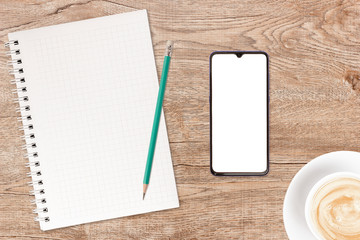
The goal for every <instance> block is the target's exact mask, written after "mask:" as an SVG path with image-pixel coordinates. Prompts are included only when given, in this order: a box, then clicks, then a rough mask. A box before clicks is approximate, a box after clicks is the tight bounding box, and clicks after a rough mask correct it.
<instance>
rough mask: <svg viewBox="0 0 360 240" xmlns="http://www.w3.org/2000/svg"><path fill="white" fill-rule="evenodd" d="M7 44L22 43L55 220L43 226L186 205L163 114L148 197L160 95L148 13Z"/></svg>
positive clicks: (20, 35) (14, 36)
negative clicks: (147, 174) (150, 151)
mask: <svg viewBox="0 0 360 240" xmlns="http://www.w3.org/2000/svg"><path fill="white" fill-rule="evenodd" d="M9 40H18V41H19V46H18V48H20V49H21V54H20V56H21V59H22V62H23V66H22V67H23V69H24V74H23V76H25V79H26V87H27V90H28V91H27V95H28V96H29V102H28V103H27V104H28V105H30V106H31V111H30V113H31V116H32V120H31V123H32V124H33V126H34V129H33V131H32V132H34V133H35V136H36V138H35V141H36V144H37V148H36V151H37V152H38V154H39V156H38V158H37V160H39V162H40V164H41V166H40V167H41V173H42V175H41V178H42V180H43V188H44V189H45V193H44V194H43V196H44V198H46V207H47V208H48V212H47V213H46V214H45V215H46V216H48V217H49V219H50V221H48V222H43V221H42V222H40V227H41V229H42V230H49V229H54V228H60V227H65V226H71V225H76V224H81V223H87V222H93V221H99V220H104V219H110V218H116V217H122V216H128V215H134V214H140V213H146V212H151V211H158V210H163V209H169V208H175V207H178V206H179V202H178V196H177V190H176V185H175V178H174V172H173V167H172V161H171V155H170V149H169V142H168V138H167V131H166V126H165V120H164V117H163V115H162V117H161V122H160V127H159V134H158V140H157V145H156V151H155V156H154V162H153V168H152V174H151V180H150V185H149V188H148V191H147V193H146V197H145V200H143V199H142V190H143V189H142V188H143V184H142V180H143V175H144V170H145V164H146V158H147V152H148V147H149V142H150V135H151V129H152V122H153V117H154V112H155V105H156V99H157V91H158V78H157V73H156V67H155V61H154V55H153V49H152V42H151V35H150V30H149V25H148V18H147V13H146V10H141V11H135V12H130V13H125V14H118V15H112V16H107V17H102V18H96V19H89V20H84V21H79V22H73V23H68V24H61V25H55V26H50V27H45V28H39V29H33V30H28V31H21V32H16V33H11V34H9ZM24 124H26V122H25V123H24ZM124 221H126V219H124Z"/></svg>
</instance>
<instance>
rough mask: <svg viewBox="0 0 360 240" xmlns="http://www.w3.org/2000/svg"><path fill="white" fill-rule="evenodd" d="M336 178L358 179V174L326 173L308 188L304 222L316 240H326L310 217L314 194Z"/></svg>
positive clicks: (359, 176) (359, 178) (359, 177)
mask: <svg viewBox="0 0 360 240" xmlns="http://www.w3.org/2000/svg"><path fill="white" fill-rule="evenodd" d="M338 178H355V179H358V180H360V175H358V174H355V173H351V172H336V173H333V174H330V175H327V176H325V177H323V178H322V179H320V180H319V181H318V182H317V183H316V184H315V185H314V186H313V187H312V188H311V190H310V192H309V194H308V196H307V198H306V203H305V219H306V223H307V225H308V227H309V229H310V230H311V232H312V234H313V235H314V236H315V237H316V238H317V239H318V240H326V239H325V238H324V237H323V236H322V234H321V233H320V232H319V231H318V229H317V227H316V226H315V223H314V222H313V220H312V217H311V209H312V204H313V199H314V195H315V194H316V193H317V192H318V190H319V189H320V188H321V187H323V186H324V185H325V184H326V183H329V182H331V181H332V180H335V179H338Z"/></svg>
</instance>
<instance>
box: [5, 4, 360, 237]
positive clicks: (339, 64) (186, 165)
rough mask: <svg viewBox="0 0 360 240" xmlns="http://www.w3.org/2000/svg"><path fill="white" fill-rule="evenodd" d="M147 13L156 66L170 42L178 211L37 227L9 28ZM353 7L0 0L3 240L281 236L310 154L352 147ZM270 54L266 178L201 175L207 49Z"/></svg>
mask: <svg viewBox="0 0 360 240" xmlns="http://www.w3.org/2000/svg"><path fill="white" fill-rule="evenodd" d="M137 9H147V10H148V13H149V19H150V28H151V33H152V39H153V45H154V50H155V54H156V63H157V70H158V72H159V73H160V70H161V65H162V58H163V52H164V44H165V41H166V40H167V39H173V40H175V41H176V44H175V52H174V55H173V61H172V63H171V71H170V75H169V79H168V85H167V92H166V96H165V103H164V110H165V115H166V120H167V126H168V130H169V139H170V146H171V153H172V157H173V163H174V168H175V176H176V181H177V186H178V192H179V198H180V208H178V209H175V210H169V211H162V212H155V213H150V214H144V215H139V216H132V217H127V218H119V219H114V220H108V221H102V222H97V223H91V224H85V225H81V226H75V227H69V228H64V229H59V230H53V231H49V232H42V231H41V230H40V229H39V226H38V223H36V222H34V221H33V217H34V216H35V215H33V214H32V213H31V212H32V209H33V206H32V205H30V203H29V201H30V200H31V199H32V197H31V196H29V194H28V192H29V190H30V187H29V186H28V185H27V182H28V181H29V179H28V178H26V177H25V175H26V172H27V169H26V168H25V166H24V164H25V163H26V159H24V158H23V157H22V156H23V154H24V151H22V150H21V145H22V144H23V141H22V140H21V139H20V136H21V133H20V132H19V131H18V130H17V128H18V126H19V123H18V122H17V121H16V117H17V116H18V115H17V114H16V112H15V108H16V106H17V105H16V104H14V103H12V101H11V100H12V97H13V95H12V93H11V88H12V85H11V84H10V79H11V76H10V75H9V74H8V67H7V66H6V61H7V60H8V58H7V57H6V56H5V48H4V46H3V43H4V42H6V41H7V34H8V33H9V32H13V31H19V30H25V29H31V28H37V27H41V26H48V25H52V24H58V23H66V22H71V21H76V20H82V19H88V18H94V17H100V16H106V15H110V14H116V13H122V12H128V11H133V10H137ZM359 13H360V3H357V2H356V1H325V0H324V1H310V0H305V1H297V0H277V1H266V0H257V1H250V0H243V1H223V2H222V1H216V0H203V1H192V0H184V1H178V0H173V1H153V2H152V3H149V2H148V1H139V0H137V1H118V0H90V1H82V0H75V1H65V0H56V1H51V2H47V1H40V0H24V1H14V0H8V1H6V0H0V44H1V46H0V61H1V64H0V134H1V135H0V239H9V238H17V239H141V238H142V239H232V238H233V239H287V235H286V233H285V229H284V225H283V220H282V207H283V199H284V195H285V192H286V189H287V187H288V185H289V183H290V181H291V179H292V178H293V176H294V175H295V174H296V172H297V171H298V170H299V169H300V168H301V167H303V166H304V164H306V163H307V162H309V161H310V160H311V159H313V158H314V157H316V156H318V155H321V154H323V153H327V152H330V151H335V150H354V151H359V148H360V124H359V121H360V120H359V118H360V106H359V104H360V98H359V94H360V72H359V66H360V58H359V57H360V17H359V16H360V15H359ZM214 50H263V51H266V52H267V53H268V54H269V55H270V82H271V84H270V85H271V87H270V98H271V101H270V129H271V134H270V146H271V148H270V173H269V174H268V175H267V176H266V177H225V178H221V177H214V176H212V175H211V174H210V171H209V103H208V95H209V74H208V69H209V63H208V57H209V54H210V53H211V52H212V51H214Z"/></svg>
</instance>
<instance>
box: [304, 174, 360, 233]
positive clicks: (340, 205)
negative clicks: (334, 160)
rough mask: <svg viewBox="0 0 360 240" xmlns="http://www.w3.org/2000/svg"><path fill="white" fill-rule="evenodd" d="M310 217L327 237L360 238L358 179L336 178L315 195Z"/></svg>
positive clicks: (359, 181) (318, 229) (359, 191)
mask: <svg viewBox="0 0 360 240" xmlns="http://www.w3.org/2000/svg"><path fill="white" fill-rule="evenodd" d="M310 214H311V220H312V222H313V224H314V227H315V229H317V231H318V232H319V233H320V235H321V236H323V238H324V239H326V240H335V239H336V240H354V239H360V180H359V179H356V178H351V177H338V178H335V179H332V180H331V181H329V182H327V183H325V184H323V185H322V186H321V187H320V188H319V189H318V190H317V191H316V193H315V194H314V197H313V199H312V204H311V213H310Z"/></svg>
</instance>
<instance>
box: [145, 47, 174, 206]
mask: <svg viewBox="0 0 360 240" xmlns="http://www.w3.org/2000/svg"><path fill="white" fill-rule="evenodd" d="M173 46H174V43H173V41H167V42H166V50H165V57H164V65H163V69H162V73H161V79H160V86H159V93H158V98H157V102H156V109H155V116H154V122H153V127H152V131H151V138H150V145H149V152H148V156H147V161H146V167H145V174H144V181H143V200H144V198H145V193H146V190H147V188H148V185H149V180H150V174H151V167H152V163H153V160H154V153H155V146H156V139H157V135H158V130H159V123H160V116H161V109H162V104H163V99H164V93H165V86H166V80H167V75H168V71H169V66H170V59H171V54H172V50H173Z"/></svg>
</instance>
